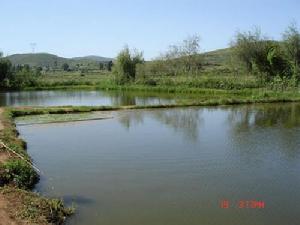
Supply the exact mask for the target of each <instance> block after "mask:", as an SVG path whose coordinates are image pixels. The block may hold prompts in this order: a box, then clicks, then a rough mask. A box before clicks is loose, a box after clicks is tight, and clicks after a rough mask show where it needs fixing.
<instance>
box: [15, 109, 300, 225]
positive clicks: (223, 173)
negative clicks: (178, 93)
mask: <svg viewBox="0 0 300 225" xmlns="http://www.w3.org/2000/svg"><path fill="white" fill-rule="evenodd" d="M113 116H114V118H112V119H106V120H100V121H84V122H70V123H61V124H44V125H40V124H39V125H28V126H19V127H18V129H19V131H20V134H21V137H22V138H24V139H25V140H26V141H27V143H28V152H29V154H30V155H31V156H32V158H33V160H34V162H35V163H36V164H37V165H38V167H39V168H40V169H41V170H42V171H43V172H44V175H42V177H41V181H40V183H39V184H38V185H37V190H38V191H40V192H41V193H43V194H45V195H47V196H53V197H63V198H64V200H65V201H66V202H67V203H71V202H72V201H73V202H75V203H76V205H77V211H76V214H75V216H73V217H72V218H71V219H69V220H68V223H67V224H72V225H79V224H89V225H98V224H103V225H120V224H128V225H141V224H143V225H200V224H205V225H220V224H222V225H233V224H239V225H266V224H272V225H282V224H298V223H299V220H300V214H299V210H300V204H299V202H300V177H299V172H300V138H299V137H300V105H299V104H277V105H275V104H265V105H264V104H261V105H256V106H250V105H248V106H239V107H208V108H199V107H192V108H176V109H157V110H137V111H123V112H114V113H113ZM223 200H226V201H228V202H229V208H225V209H224V208H222V207H221V203H222V202H223ZM246 200H253V201H257V202H261V203H262V202H263V203H264V208H262V207H261V208H255V209H254V208H239V207H238V204H239V203H240V202H245V201H246ZM223 206H224V205H223Z"/></svg>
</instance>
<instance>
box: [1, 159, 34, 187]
mask: <svg viewBox="0 0 300 225" xmlns="http://www.w3.org/2000/svg"><path fill="white" fill-rule="evenodd" d="M38 179H39V176H38V174H37V173H36V172H35V170H34V169H33V168H32V167H31V166H30V165H29V164H27V163H26V162H25V161H23V160H20V159H12V160H9V161H8V162H6V163H5V164H4V165H2V166H1V168H0V180H1V182H2V183H3V184H13V185H15V186H16V187H18V188H25V189H30V188H32V187H33V186H34V185H35V184H36V182H37V181H38Z"/></svg>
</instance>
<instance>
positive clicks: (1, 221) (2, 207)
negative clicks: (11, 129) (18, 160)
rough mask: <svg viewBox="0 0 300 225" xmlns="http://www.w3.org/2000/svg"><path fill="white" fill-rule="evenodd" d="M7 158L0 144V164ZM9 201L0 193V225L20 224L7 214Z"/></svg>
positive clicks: (0, 129)
mask: <svg viewBox="0 0 300 225" xmlns="http://www.w3.org/2000/svg"><path fill="white" fill-rule="evenodd" d="M2 113H3V109H2V108H0V132H1V131H2V130H3V129H4V126H3V123H2V121H1V118H2ZM8 158H9V153H7V152H2V151H1V146H0V164H1V163H3V162H5V161H6V160H7V159H8ZM8 205H9V203H8V202H7V200H6V199H5V198H4V196H3V194H1V193H0V225H20V224H21V223H18V222H16V221H15V220H14V219H12V218H11V217H10V215H9V209H8V208H7V207H8Z"/></svg>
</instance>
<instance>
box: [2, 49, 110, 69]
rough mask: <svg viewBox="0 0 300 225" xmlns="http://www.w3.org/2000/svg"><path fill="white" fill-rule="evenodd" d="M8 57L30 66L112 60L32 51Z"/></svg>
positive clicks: (81, 63) (88, 63)
mask: <svg viewBox="0 0 300 225" xmlns="http://www.w3.org/2000/svg"><path fill="white" fill-rule="evenodd" d="M7 58H8V59H9V60H10V61H11V62H12V64H14V65H25V64H27V65H30V66H34V67H37V66H41V67H52V68H56V67H58V68H60V67H61V66H62V65H63V64H64V63H68V64H69V65H70V66H76V65H77V64H79V65H81V66H89V65H96V64H98V63H99V62H107V61H110V60H112V59H111V58H106V57H101V56H85V57H75V58H63V57H59V56H57V55H53V54H49V53H35V54H33V53H30V54H14V55H10V56H7Z"/></svg>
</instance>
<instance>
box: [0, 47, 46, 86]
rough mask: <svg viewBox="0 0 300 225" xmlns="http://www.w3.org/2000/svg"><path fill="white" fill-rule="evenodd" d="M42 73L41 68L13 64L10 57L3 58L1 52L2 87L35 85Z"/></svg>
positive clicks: (0, 76) (0, 71)
mask: <svg viewBox="0 0 300 225" xmlns="http://www.w3.org/2000/svg"><path fill="white" fill-rule="evenodd" d="M40 74H41V70H40V69H39V68H35V69H33V68H30V67H29V66H28V65H24V66H13V65H12V64H11V62H10V61H9V60H8V59H5V58H2V53H0V87H2V88H14V89H18V88H22V87H27V86H35V85H36V83H37V81H36V80H37V77H38V76H39V75H40Z"/></svg>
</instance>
